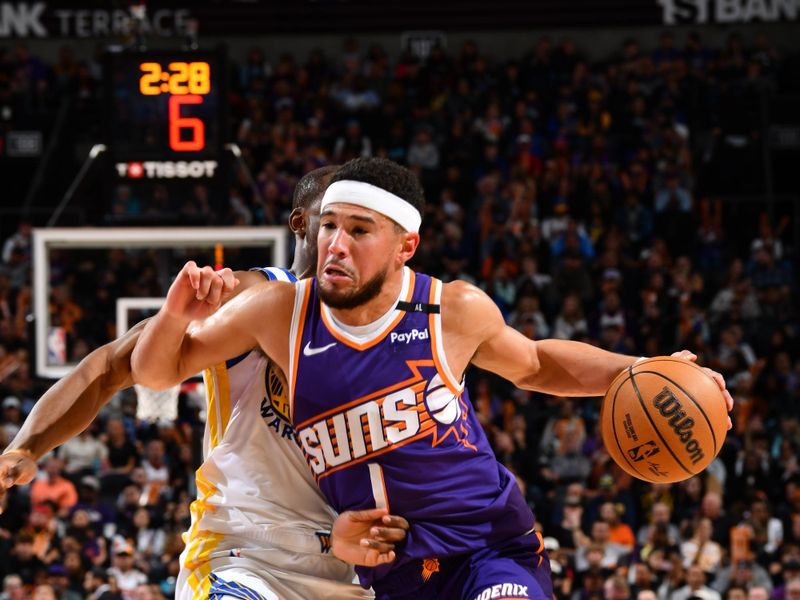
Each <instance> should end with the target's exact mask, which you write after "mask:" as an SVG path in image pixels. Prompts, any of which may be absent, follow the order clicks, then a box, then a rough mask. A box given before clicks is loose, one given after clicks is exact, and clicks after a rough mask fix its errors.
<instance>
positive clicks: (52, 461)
mask: <svg viewBox="0 0 800 600" xmlns="http://www.w3.org/2000/svg"><path fill="white" fill-rule="evenodd" d="M63 465H64V463H63V461H62V460H61V459H60V458H57V457H55V456H51V457H49V458H47V459H46V460H45V463H44V473H43V474H42V475H41V476H40V477H39V478H38V479H36V481H34V482H33V484H32V485H31V504H33V505H34V506H38V505H40V504H43V503H45V502H52V503H53V504H55V506H56V507H57V508H58V515H59V516H60V517H64V516H66V515H67V513H69V509H70V508H72V507H73V506H75V503H76V502H77V501H78V492H77V491H76V490H75V486H74V485H73V484H72V482H71V481H69V480H67V479H64V477H62V476H61V470H62V468H63Z"/></svg>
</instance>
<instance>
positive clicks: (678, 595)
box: [670, 565, 722, 600]
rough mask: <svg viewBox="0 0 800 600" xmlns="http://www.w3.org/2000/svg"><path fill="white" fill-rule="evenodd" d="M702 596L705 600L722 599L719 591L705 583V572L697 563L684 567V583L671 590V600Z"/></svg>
mask: <svg viewBox="0 0 800 600" xmlns="http://www.w3.org/2000/svg"><path fill="white" fill-rule="evenodd" d="M695 597H699V598H704V599H705V600H722V597H721V596H720V595H719V592H716V591H715V590H713V589H711V588H710V587H708V586H707V585H706V574H705V572H704V571H703V569H701V568H700V567H699V566H697V565H692V566H689V567H688V568H687V569H686V585H685V586H683V587H682V588H679V589H677V590H675V591H674V592H672V594H671V596H670V599H671V600H689V598H695Z"/></svg>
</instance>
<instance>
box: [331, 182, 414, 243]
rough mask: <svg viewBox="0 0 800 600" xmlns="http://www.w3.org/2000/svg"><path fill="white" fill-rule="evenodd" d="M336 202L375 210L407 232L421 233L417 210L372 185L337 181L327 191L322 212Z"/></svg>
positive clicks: (399, 198)
mask: <svg viewBox="0 0 800 600" xmlns="http://www.w3.org/2000/svg"><path fill="white" fill-rule="evenodd" d="M334 202H344V203H346V204H355V205H356V206H363V207H364V208H368V209H370V210H374V211H375V212H378V213H381V214H382V215H384V216H386V217H389V218H390V219H391V220H392V221H394V222H395V223H397V224H398V225H400V227H402V228H403V229H405V230H406V231H411V232H414V233H418V232H419V226H420V225H421V224H422V215H421V214H419V211H418V210H417V209H416V208H414V207H413V206H411V204H409V203H408V202H406V201H405V200H403V199H402V198H401V197H400V196H396V195H394V194H392V193H391V192H387V191H386V190H384V189H383V188H379V187H378V186H376V185H372V184H371V183H365V182H363V181H352V180H350V179H343V180H341V181H335V182H334V183H332V184H330V185H329V186H328V189H327V190H325V195H324V196H323V197H322V205H321V206H320V211H324V210H325V207H326V206H328V205H329V204H333V203H334Z"/></svg>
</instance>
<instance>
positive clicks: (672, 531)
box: [636, 502, 681, 546]
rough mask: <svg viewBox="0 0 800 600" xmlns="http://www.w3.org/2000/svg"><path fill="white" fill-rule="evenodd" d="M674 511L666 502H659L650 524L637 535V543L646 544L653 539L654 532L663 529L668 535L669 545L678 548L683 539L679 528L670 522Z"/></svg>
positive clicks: (651, 514)
mask: <svg viewBox="0 0 800 600" xmlns="http://www.w3.org/2000/svg"><path fill="white" fill-rule="evenodd" d="M671 516H672V511H671V510H670V508H669V506H668V505H667V504H665V503H664V502H657V503H656V504H654V505H653V509H652V511H651V513H650V523H649V524H647V525H642V527H641V528H640V529H639V532H638V533H637V534H636V541H637V542H639V544H642V545H644V544H646V543H647V541H648V540H649V539H650V537H651V533H652V532H653V530H655V529H658V528H662V529H663V530H664V532H665V533H666V536H667V540H668V543H669V545H671V546H676V545H677V544H678V542H679V540H680V539H681V536H680V532H679V531H678V528H677V527H676V526H675V525H674V524H672V523H671V522H670V519H671Z"/></svg>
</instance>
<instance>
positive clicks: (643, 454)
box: [628, 440, 660, 462]
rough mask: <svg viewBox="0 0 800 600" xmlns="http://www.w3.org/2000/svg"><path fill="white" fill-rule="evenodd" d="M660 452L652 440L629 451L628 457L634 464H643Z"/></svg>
mask: <svg viewBox="0 0 800 600" xmlns="http://www.w3.org/2000/svg"><path fill="white" fill-rule="evenodd" d="M659 452H660V450H659V448H658V446H656V443H655V442H653V441H652V440H651V441H649V442H645V443H644V444H640V445H638V446H634V447H633V448H631V449H630V450H628V456H629V457H630V459H631V460H632V461H633V462H641V461H643V460H645V459H647V458H650V457H651V456H655V455H656V454H658V453H659Z"/></svg>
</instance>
